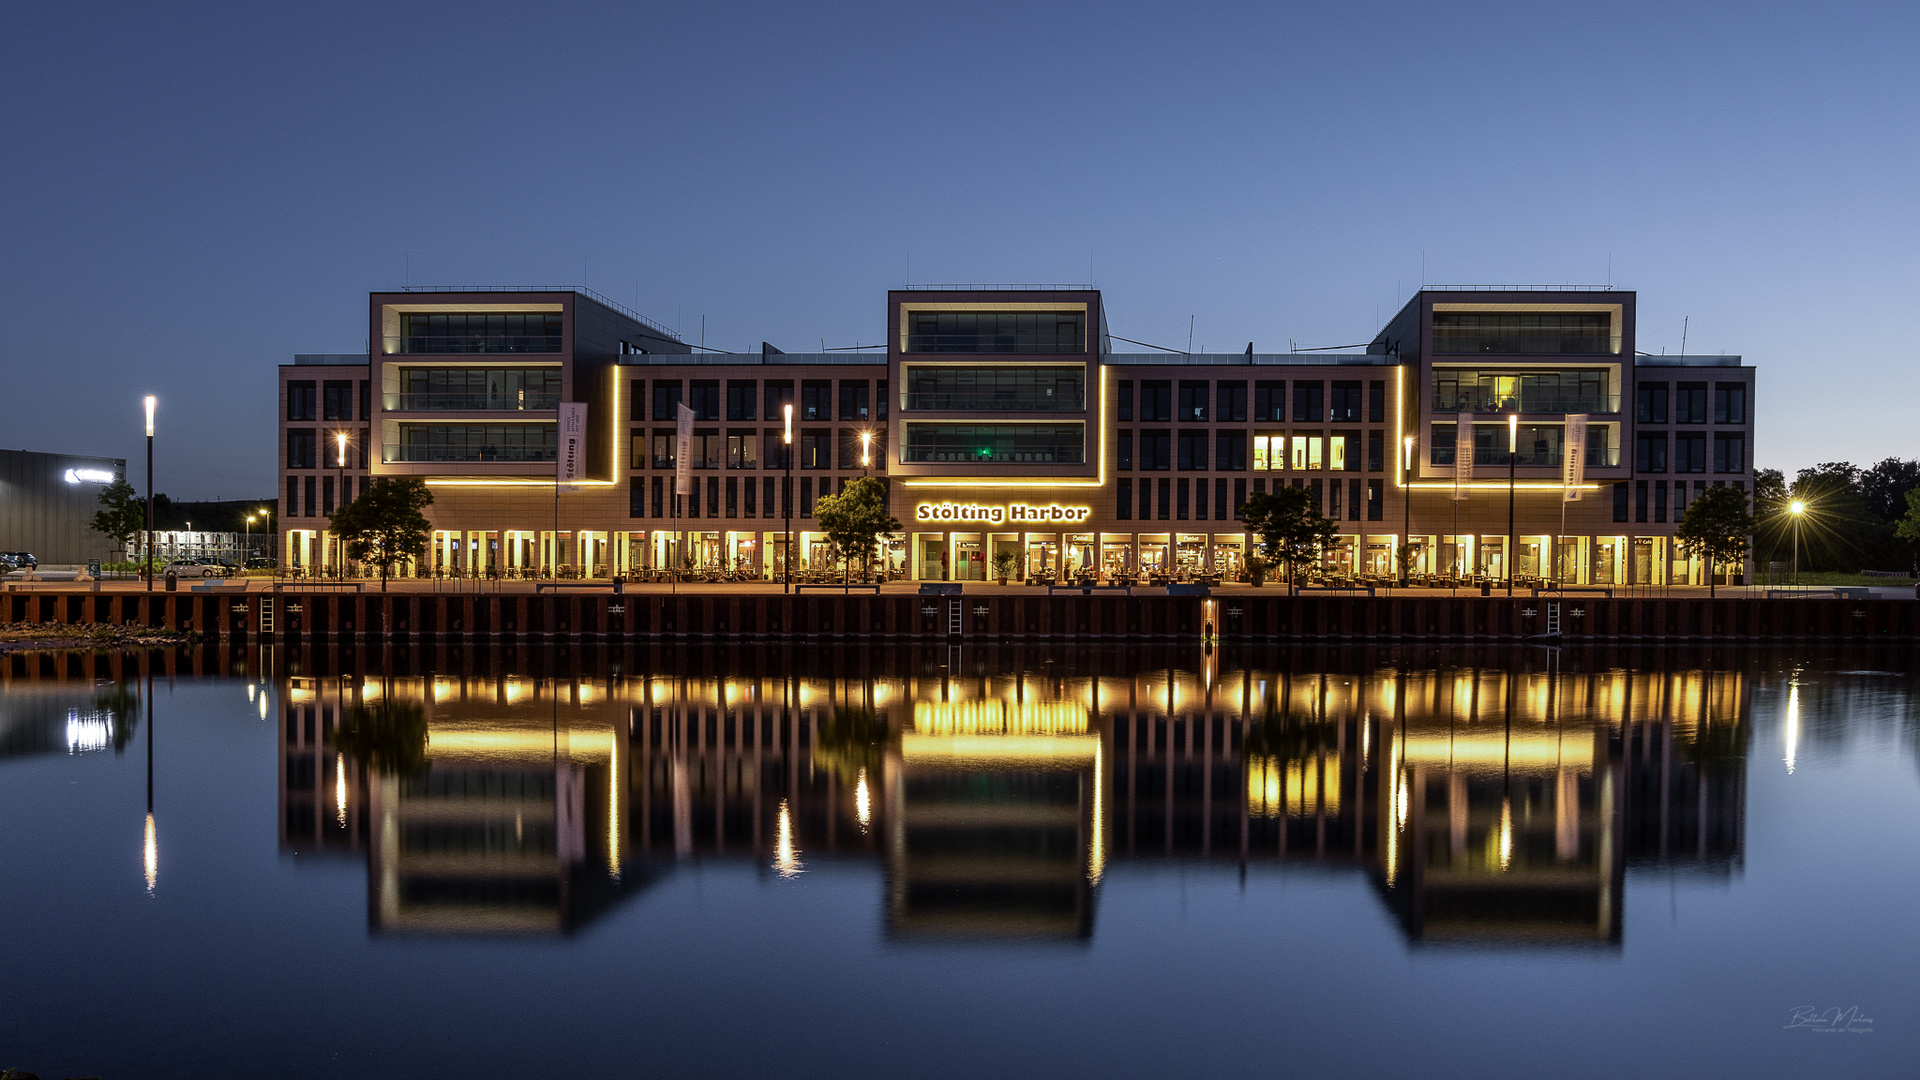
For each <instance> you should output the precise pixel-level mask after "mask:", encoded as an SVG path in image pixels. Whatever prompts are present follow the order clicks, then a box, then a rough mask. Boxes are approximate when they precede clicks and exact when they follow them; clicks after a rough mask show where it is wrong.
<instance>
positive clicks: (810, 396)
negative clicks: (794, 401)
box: [794, 379, 833, 420]
mask: <svg viewBox="0 0 1920 1080" xmlns="http://www.w3.org/2000/svg"><path fill="white" fill-rule="evenodd" d="M794 419H796V420H831V419H833V383H832V382H830V381H828V380H826V379H807V380H805V381H804V382H802V383H801V384H800V413H799V415H798V416H796V417H794Z"/></svg>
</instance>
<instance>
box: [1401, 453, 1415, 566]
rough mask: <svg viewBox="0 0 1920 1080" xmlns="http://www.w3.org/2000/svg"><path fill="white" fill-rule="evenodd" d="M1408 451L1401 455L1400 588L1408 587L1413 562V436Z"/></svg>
mask: <svg viewBox="0 0 1920 1080" xmlns="http://www.w3.org/2000/svg"><path fill="white" fill-rule="evenodd" d="M1405 446H1406V449H1405V450H1404V452H1403V453H1402V455H1401V472H1400V494H1401V499H1400V503H1401V506H1402V508H1403V511H1404V512H1403V514H1402V518H1401V522H1400V544H1401V549H1400V587H1401V588H1403V589H1404V588H1406V587H1407V570H1408V568H1409V566H1410V564H1411V563H1412V562H1413V436H1411V435H1409V436H1407V438H1406V443H1405Z"/></svg>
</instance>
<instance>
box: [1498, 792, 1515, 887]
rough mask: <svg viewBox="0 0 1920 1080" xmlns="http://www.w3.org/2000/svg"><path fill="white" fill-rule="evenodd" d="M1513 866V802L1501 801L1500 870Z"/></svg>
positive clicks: (1510, 800)
mask: <svg viewBox="0 0 1920 1080" xmlns="http://www.w3.org/2000/svg"><path fill="white" fill-rule="evenodd" d="M1512 865H1513V800H1512V799H1501V800H1500V869H1502V870H1505V869H1507V868H1508V867H1510V866H1512Z"/></svg>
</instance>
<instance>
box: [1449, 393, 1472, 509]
mask: <svg viewBox="0 0 1920 1080" xmlns="http://www.w3.org/2000/svg"><path fill="white" fill-rule="evenodd" d="M1471 483H1473V414H1472V413H1470V412H1463V413H1461V414H1460V415H1458V416H1456V417H1454V425H1453V497H1454V499H1455V500H1456V501H1457V500H1460V499H1464V498H1466V497H1467V485H1469V484H1471Z"/></svg>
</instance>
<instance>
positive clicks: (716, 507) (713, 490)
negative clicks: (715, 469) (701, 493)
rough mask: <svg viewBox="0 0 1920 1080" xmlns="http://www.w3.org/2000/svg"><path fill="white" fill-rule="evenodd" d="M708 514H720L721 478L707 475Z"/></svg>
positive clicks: (713, 515) (712, 515) (711, 515)
mask: <svg viewBox="0 0 1920 1080" xmlns="http://www.w3.org/2000/svg"><path fill="white" fill-rule="evenodd" d="M707 516H708V517H719V516H720V478H719V477H717V476H709V477H707Z"/></svg>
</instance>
